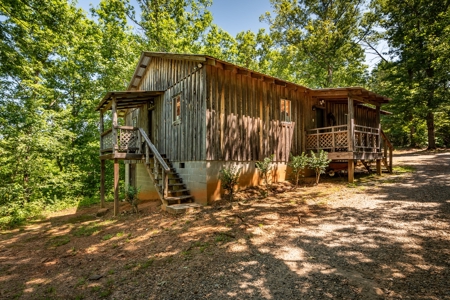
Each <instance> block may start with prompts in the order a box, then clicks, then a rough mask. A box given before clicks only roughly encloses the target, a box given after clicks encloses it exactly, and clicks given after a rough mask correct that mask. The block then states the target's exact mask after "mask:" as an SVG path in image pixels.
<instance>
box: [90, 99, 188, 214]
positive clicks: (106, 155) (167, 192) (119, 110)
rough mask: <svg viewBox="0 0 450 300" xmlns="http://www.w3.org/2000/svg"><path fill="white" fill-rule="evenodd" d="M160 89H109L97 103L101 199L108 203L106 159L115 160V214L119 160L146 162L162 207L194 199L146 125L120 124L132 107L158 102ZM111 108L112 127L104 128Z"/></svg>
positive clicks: (115, 212) (116, 210)
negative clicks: (113, 90) (147, 130)
mask: <svg viewBox="0 0 450 300" xmlns="http://www.w3.org/2000/svg"><path fill="white" fill-rule="evenodd" d="M161 94H163V92H161V91H124V92H109V93H107V94H106V95H105V97H104V98H103V100H102V101H101V103H100V104H99V105H98V106H97V109H96V110H97V111H99V112H100V162H101V178H100V182H101V183H100V200H101V206H102V207H104V206H105V160H113V161H114V215H115V216H117V215H118V214H119V161H120V160H123V161H127V162H128V163H143V164H145V167H146V170H147V172H148V174H149V177H150V179H151V181H152V182H153V185H154V186H155V189H156V191H157V193H158V195H159V197H160V199H161V201H162V203H163V208H167V207H168V206H170V205H172V208H173V209H174V210H175V209H176V207H174V206H173V204H175V205H176V204H182V203H186V202H192V196H190V195H189V191H188V190H187V189H186V187H185V185H184V184H183V183H182V179H181V178H180V177H179V176H178V174H177V173H176V171H175V169H174V168H173V167H172V165H171V163H170V161H169V160H168V159H167V158H166V157H165V155H163V154H160V153H159V152H158V150H157V149H156V147H155V145H154V144H153V143H152V141H151V140H150V138H149V137H148V134H147V132H146V131H145V130H144V129H143V128H139V127H133V126H120V125H118V118H119V117H124V116H126V114H127V113H128V111H129V110H131V109H136V108H139V107H141V106H142V105H144V104H146V103H148V102H150V101H155V98H156V97H158V96H159V95H161ZM108 110H111V121H112V122H111V123H112V126H111V128H108V129H106V130H105V128H104V123H105V120H104V119H105V118H104V116H105V113H106V112H107V111H108Z"/></svg>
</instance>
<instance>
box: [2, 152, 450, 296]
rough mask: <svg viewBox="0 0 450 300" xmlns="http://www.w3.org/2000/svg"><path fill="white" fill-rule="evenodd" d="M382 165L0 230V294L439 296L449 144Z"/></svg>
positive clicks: (448, 206) (444, 287) (445, 285)
mask: <svg viewBox="0 0 450 300" xmlns="http://www.w3.org/2000/svg"><path fill="white" fill-rule="evenodd" d="M394 163H395V165H396V166H400V167H397V168H396V172H395V174H393V175H389V174H383V175H382V176H376V175H369V174H360V175H358V176H357V180H356V182H355V184H348V183H347V182H346V180H345V178H343V177H337V178H327V177H326V176H324V178H323V180H322V182H321V184H320V185H319V186H313V185H311V184H307V183H303V184H302V185H300V187H297V188H294V187H293V186H292V185H291V184H289V183H280V184H278V185H276V186H275V189H274V191H273V192H271V193H270V195H269V197H267V198H265V199H261V192H260V190H258V189H249V190H246V191H241V192H240V193H238V195H237V197H238V199H239V201H238V202H237V203H235V204H234V205H233V206H229V205H228V204H227V203H224V202H223V203H216V204H215V205H213V206H209V207H205V208H203V209H202V210H200V211H197V212H194V213H189V214H186V215H182V216H171V215H168V214H166V213H164V212H161V211H160V210H159V206H158V202H146V203H142V204H141V205H140V206H139V209H140V213H139V214H138V215H134V214H131V213H125V214H123V215H121V216H120V217H117V218H114V217H112V215H111V211H110V212H109V213H108V214H107V215H105V216H103V217H96V212H97V210H98V207H91V208H87V209H81V210H78V211H77V210H76V209H73V210H68V211H63V212H59V213H57V214H54V215H51V216H49V217H48V218H47V219H45V220H41V221H39V222H34V223H31V224H29V225H27V226H24V227H22V228H18V229H15V230H11V231H3V232H2V233H1V235H0V298H1V299H102V298H104V299H229V298H234V299H450V268H449V267H450V230H449V229H450V223H449V221H450V177H449V175H450V152H448V151H447V152H445V151H441V152H425V151H415V152H411V151H410V152H401V153H396V155H395V160H394ZM109 205H111V204H109ZM122 210H125V211H130V210H131V208H130V207H129V206H128V205H127V204H125V203H123V206H122Z"/></svg>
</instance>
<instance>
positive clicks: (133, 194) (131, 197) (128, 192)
mask: <svg viewBox="0 0 450 300" xmlns="http://www.w3.org/2000/svg"><path fill="white" fill-rule="evenodd" d="M139 192H140V189H139V188H135V187H134V186H132V185H130V186H128V187H126V188H125V200H126V201H127V202H128V203H130V204H131V206H132V208H133V212H134V213H138V212H139V210H138V204H139V199H138V197H137V195H138V194H139Z"/></svg>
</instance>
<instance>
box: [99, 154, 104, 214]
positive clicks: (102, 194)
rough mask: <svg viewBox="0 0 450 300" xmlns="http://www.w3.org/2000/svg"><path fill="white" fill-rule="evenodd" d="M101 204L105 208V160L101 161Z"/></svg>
mask: <svg viewBox="0 0 450 300" xmlns="http://www.w3.org/2000/svg"><path fill="white" fill-rule="evenodd" d="M100 204H101V207H102V208H105V160H104V159H102V160H100Z"/></svg>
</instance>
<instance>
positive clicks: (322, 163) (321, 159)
mask: <svg viewBox="0 0 450 300" xmlns="http://www.w3.org/2000/svg"><path fill="white" fill-rule="evenodd" d="M330 162H331V159H328V153H327V152H325V151H323V150H320V151H319V152H318V153H317V154H315V153H314V152H313V151H311V155H310V157H309V158H308V167H309V168H311V169H313V170H314V171H315V172H316V184H319V179H320V174H322V173H325V170H326V168H327V167H328V165H329V164H330Z"/></svg>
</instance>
